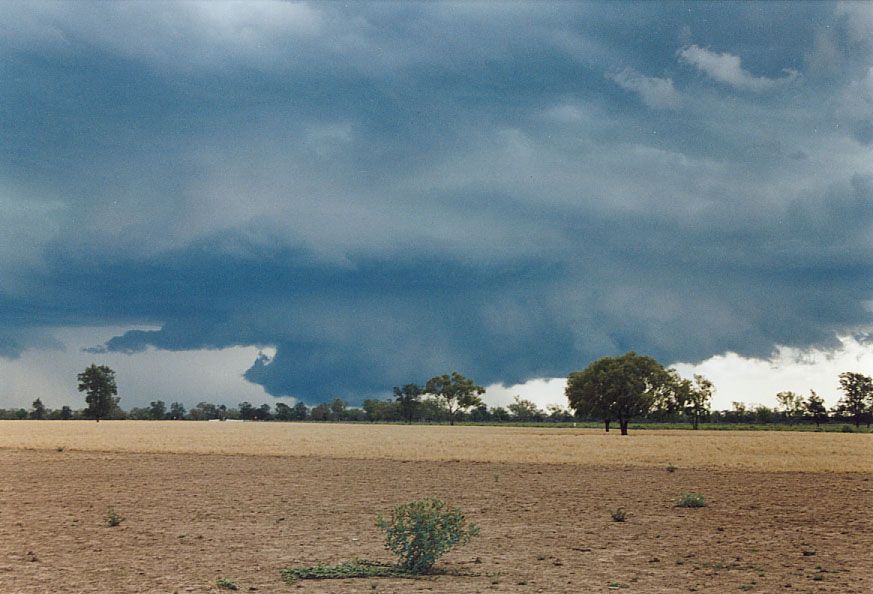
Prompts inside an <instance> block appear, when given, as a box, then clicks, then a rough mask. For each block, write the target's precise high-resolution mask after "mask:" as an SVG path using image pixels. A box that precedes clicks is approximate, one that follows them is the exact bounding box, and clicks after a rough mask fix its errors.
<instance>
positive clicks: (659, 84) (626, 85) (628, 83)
mask: <svg viewBox="0 0 873 594" xmlns="http://www.w3.org/2000/svg"><path fill="white" fill-rule="evenodd" d="M607 78H609V79H610V80H612V81H614V82H615V83H616V84H617V85H618V86H620V87H621V88H623V89H625V90H628V91H633V92H634V93H636V94H637V95H639V96H640V99H642V101H643V103H645V104H646V105H648V106H649V107H651V108H652V109H676V108H678V107H679V106H680V105H682V98H681V97H680V96H679V93H677V92H676V89H675V87H673V80H672V79H669V78H657V77H654V76H645V75H643V74H640V73H639V72H637V71H636V70H634V69H633V68H625V69H624V70H622V71H621V72H618V73H616V74H611V75H607Z"/></svg>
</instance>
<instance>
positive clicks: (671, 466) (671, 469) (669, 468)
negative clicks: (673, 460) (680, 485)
mask: <svg viewBox="0 0 873 594" xmlns="http://www.w3.org/2000/svg"><path fill="white" fill-rule="evenodd" d="M667 472H676V466H674V465H672V464H667Z"/></svg>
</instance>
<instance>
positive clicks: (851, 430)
mask: <svg viewBox="0 0 873 594" xmlns="http://www.w3.org/2000/svg"><path fill="white" fill-rule="evenodd" d="M854 432H855V428H854V427H852V426H851V425H843V426H842V427H841V428H840V433H854Z"/></svg>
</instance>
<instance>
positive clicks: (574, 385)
mask: <svg viewBox="0 0 873 594" xmlns="http://www.w3.org/2000/svg"><path fill="white" fill-rule="evenodd" d="M671 380H672V376H671V375H670V373H668V372H667V370H666V369H664V367H663V366H662V365H661V364H660V363H658V362H657V361H656V360H655V359H653V358H652V357H647V356H644V355H637V354H636V353H634V352H629V353H626V354H624V355H622V356H621V357H603V358H601V359H598V360H597V361H594V362H593V363H591V364H590V365H589V366H588V367H586V368H585V369H584V370H582V371H575V372H573V373H571V374H570V375H569V377H568V378H567V388H566V390H565V394H566V396H567V399H568V400H569V402H570V406H571V407H572V408H573V409H574V410H575V411H576V412H577V414H580V415H589V416H599V417H601V418H603V419H605V420H610V419H614V420H617V421H618V423H619V426H620V427H621V434H622V435H627V426H628V423H629V422H630V420H631V419H632V418H634V417H638V416H642V415H645V414H647V413H648V412H649V411H650V410H651V409H652V407H653V406H654V404H655V402H656V401H657V400H658V399H659V398H662V397H663V395H664V393H665V392H666V391H668V390H670V389H671V386H672V385H673V382H672V381H671Z"/></svg>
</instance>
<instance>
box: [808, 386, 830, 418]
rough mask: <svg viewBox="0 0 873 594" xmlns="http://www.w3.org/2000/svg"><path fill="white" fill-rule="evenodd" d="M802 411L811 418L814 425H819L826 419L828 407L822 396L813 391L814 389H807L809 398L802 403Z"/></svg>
mask: <svg viewBox="0 0 873 594" xmlns="http://www.w3.org/2000/svg"><path fill="white" fill-rule="evenodd" d="M803 412H804V413H805V414H806V415H808V416H809V417H810V418H812V420H813V422H814V423H815V426H816V427H821V424H822V423H824V422H825V421H827V420H828V409H827V407H825V403H824V398H822V397H821V396H819V395H818V394H816V393H815V390H810V391H809V398H807V399H806V402H804V403H803Z"/></svg>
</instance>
